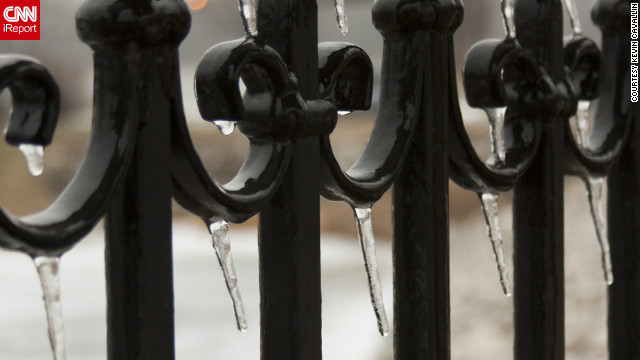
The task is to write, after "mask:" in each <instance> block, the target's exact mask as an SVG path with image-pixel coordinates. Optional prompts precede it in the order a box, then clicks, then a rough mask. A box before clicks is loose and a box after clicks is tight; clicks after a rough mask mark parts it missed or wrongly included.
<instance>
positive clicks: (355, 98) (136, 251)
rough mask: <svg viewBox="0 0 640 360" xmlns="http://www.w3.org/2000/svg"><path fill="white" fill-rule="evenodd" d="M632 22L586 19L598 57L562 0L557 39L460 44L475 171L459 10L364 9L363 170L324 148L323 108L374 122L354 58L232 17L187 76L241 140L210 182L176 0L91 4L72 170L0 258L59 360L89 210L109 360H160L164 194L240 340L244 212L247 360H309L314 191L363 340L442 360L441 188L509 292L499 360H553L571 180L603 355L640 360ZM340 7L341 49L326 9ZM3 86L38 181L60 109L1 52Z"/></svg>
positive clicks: (315, 264) (304, 5)
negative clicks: (352, 274)
mask: <svg viewBox="0 0 640 360" xmlns="http://www.w3.org/2000/svg"><path fill="white" fill-rule="evenodd" d="M497 3H498V2H497V1H496V4H495V5H494V4H487V6H496V7H497V6H498V4H497ZM632 3H633V2H631V1H629V0H597V1H596V2H595V4H594V7H593V12H592V18H593V21H594V22H595V23H596V24H597V25H598V26H599V27H600V29H601V30H602V49H599V48H598V47H597V46H596V44H595V43H594V42H593V41H592V40H590V39H588V38H586V37H584V36H583V35H582V31H581V25H580V19H579V18H578V15H577V11H576V8H575V4H574V2H573V1H572V0H566V1H564V5H566V8H567V11H568V13H569V15H570V16H569V18H570V21H571V27H572V32H573V33H572V34H571V35H570V36H569V37H567V38H564V37H563V31H562V30H563V24H562V22H563V20H562V18H563V11H564V10H563V3H562V2H561V0H503V1H502V12H503V15H504V24H505V30H506V36H505V38H504V39H500V40H486V41H483V42H480V43H478V44H476V45H475V46H474V47H473V48H472V49H471V50H470V51H469V53H468V55H467V58H466V62H465V68H464V72H463V79H462V80H463V82H464V88H465V92H466V97H467V100H468V102H469V104H470V105H471V106H473V107H476V108H480V109H484V110H485V111H486V112H487V115H488V117H489V120H490V125H491V140H492V155H491V157H490V158H489V159H488V160H486V161H485V160H482V159H481V158H480V157H479V156H478V155H477V154H476V152H475V150H474V148H473V146H472V145H471V142H470V140H469V137H468V135H467V133H466V131H465V128H464V125H463V119H462V115H461V111H460V107H459V100H458V94H457V90H456V83H457V78H456V72H455V62H454V56H455V54H454V50H453V35H454V33H455V31H456V29H457V28H458V26H459V25H460V24H461V23H462V21H463V5H462V2H461V1H460V0H427V1H425V0H423V1H404V0H377V1H375V2H374V4H373V10H372V14H373V23H374V24H375V26H376V28H377V29H378V30H379V31H380V32H381V33H382V35H383V38H384V53H383V63H382V69H381V73H382V78H381V92H380V103H379V111H378V115H377V119H376V122H375V125H374V127H373V130H372V132H371V136H370V139H369V142H368V143H367V145H366V147H365V149H364V152H363V153H362V155H361V156H360V157H359V159H358V160H357V161H356V162H355V164H354V165H353V166H351V167H350V168H349V169H348V170H346V171H345V170H343V169H341V168H340V166H339V165H338V162H337V160H336V158H335V156H334V154H333V152H332V147H331V142H330V139H329V134H331V133H332V131H333V130H334V128H335V126H336V123H337V121H338V114H339V113H348V112H352V111H357V110H365V109H368V108H369V107H370V106H371V94H372V86H373V68H372V65H371V61H370V59H369V57H368V55H367V54H366V53H365V52H364V51H363V50H362V49H361V48H359V47H358V46H356V45H353V44H348V43H322V44H318V41H317V37H318V36H317V11H316V8H317V5H316V3H315V1H313V0H299V1H276V0H260V1H259V2H258V3H257V4H256V3H254V1H253V0H241V1H240V6H241V10H242V11H241V13H242V19H243V22H244V25H245V29H246V32H247V35H246V37H244V38H243V39H240V40H236V41H229V42H225V43H222V44H218V45H215V46H214V47H212V48H211V49H210V50H208V51H207V52H206V53H205V54H204V57H203V58H202V60H201V62H200V64H199V66H198V69H197V72H196V86H195V91H196V95H197V100H198V107H199V110H200V113H201V114H202V116H203V117H204V118H205V119H206V120H207V121H211V122H213V123H215V125H217V126H218V127H219V128H220V130H221V131H222V132H223V133H225V132H230V131H232V130H233V129H234V127H235V126H236V124H237V126H238V128H239V130H240V131H241V132H242V133H243V134H244V135H245V136H246V137H247V138H248V139H249V141H250V149H249V152H248V155H247V158H246V160H245V162H244V164H243V166H242V167H241V169H240V170H239V172H238V174H237V175H236V177H235V178H233V180H231V181H230V182H229V183H227V184H224V185H223V184H220V183H218V182H217V181H215V180H214V179H213V178H212V177H210V175H209V174H208V172H207V170H206V169H205V167H204V166H203V163H202V161H201V159H200V157H199V155H198V153H197V152H196V151H195V148H194V146H193V144H192V142H191V138H190V136H189V132H188V129H187V126H186V122H185V118H184V113H183V105H182V99H181V91H180V85H179V83H180V76H179V64H178V46H179V44H180V42H181V41H182V39H184V37H185V36H186V35H187V33H188V30H189V26H190V15H189V11H188V9H187V7H186V5H185V3H184V2H183V1H182V0H153V1H151V0H137V1H136V0H86V1H85V2H84V3H83V4H82V6H81V8H80V9H79V11H78V13H77V18H76V19H77V31H78V34H79V36H80V38H81V39H82V41H84V42H85V43H86V44H88V45H89V46H90V47H91V48H92V49H93V53H94V66H95V85H94V88H95V92H94V119H93V127H92V134H91V139H90V142H89V149H88V151H87V155H86V158H85V160H84V161H83V163H82V165H81V167H80V169H79V170H78V172H77V174H76V176H75V177H74V179H73V180H72V181H71V183H70V184H69V185H68V186H67V188H66V190H65V191H64V192H63V193H62V194H61V195H60V197H59V198H58V199H57V200H56V201H55V202H54V203H53V204H52V205H51V206H50V207H49V208H47V209H46V210H44V211H42V212H40V213H37V214H34V215H31V216H26V217H20V218H18V217H15V216H12V215H10V214H8V213H5V212H0V246H2V247H4V248H6V249H11V250H16V251H21V252H24V253H27V254H29V255H30V256H32V257H33V258H34V261H35V263H36V265H37V267H38V270H39V273H40V276H41V278H42V280H43V281H42V283H43V289H44V293H45V300H46V304H47V310H48V320H49V326H50V339H51V344H52V348H53V352H54V354H55V355H54V358H55V359H63V358H64V357H65V355H64V347H63V334H62V331H61V330H62V318H61V316H60V314H59V310H60V303H59V293H58V292H59V289H58V287H57V277H56V273H57V264H58V261H59V257H60V256H61V255H62V254H64V253H65V252H66V251H67V250H69V249H71V248H72V247H73V246H74V245H75V244H76V243H77V242H78V241H80V240H81V239H82V238H83V237H84V236H85V235H86V234H87V233H88V232H89V231H90V230H91V229H92V228H93V227H94V226H95V224H96V223H97V222H98V221H99V220H100V219H101V218H102V216H103V215H104V214H106V220H105V226H106V239H107V241H106V243H107V245H106V246H107V247H106V274H107V300H108V311H107V317H108V320H107V326H108V358H109V359H113V360H116V359H117V360H121V359H154V360H157V359H173V358H174V353H175V351H174V321H173V286H172V275H173V272H172V246H171V201H172V198H173V199H176V200H177V201H178V202H179V203H180V204H181V205H182V206H183V207H184V208H186V209H187V210H188V211H190V212H191V213H193V214H195V215H197V216H198V217H200V218H201V219H202V220H203V221H204V222H205V223H206V224H207V225H208V226H209V229H210V232H211V235H212V237H213V243H214V247H215V250H216V252H217V255H218V258H219V260H220V264H221V266H222V268H223V272H224V275H225V280H226V281H227V286H228V289H229V292H230V295H231V298H232V300H233V304H234V309H235V312H236V318H237V325H238V328H239V329H241V330H242V329H244V328H246V321H245V318H244V310H243V305H242V301H241V298H240V294H239V292H238V287H237V279H236V275H235V271H234V268H233V263H232V258H231V253H230V243H229V237H228V235H227V230H228V224H229V222H232V223H240V222H244V221H245V220H247V219H248V218H250V217H252V216H254V215H256V214H259V216H260V225H259V255H260V293H261V304H260V309H261V314H260V316H261V322H260V331H261V353H262V355H261V356H262V359H265V360H271V359H274V360H275V359H278V360H282V359H309V360H313V359H321V358H322V352H321V323H322V321H321V309H320V305H321V289H320V272H321V269H320V226H319V199H320V196H323V197H325V198H327V199H329V200H335V201H344V202H346V203H348V204H349V205H350V206H351V207H352V208H353V211H354V216H355V218H356V220H357V224H358V229H359V233H360V242H361V245H362V250H363V255H364V259H365V266H366V271H367V275H368V278H369V284H370V293H371V300H372V303H373V306H374V310H375V314H376V317H377V320H378V327H379V331H380V333H381V334H386V333H388V332H389V329H390V327H391V326H393V329H394V352H395V358H396V359H400V360H410V359H416V360H417V359H448V358H450V339H449V334H450V326H449V324H450V321H449V308H450V305H449V304H450V303H449V260H448V259H449V243H448V238H449V234H448V232H449V219H448V198H447V194H448V180H449V179H450V178H451V179H453V180H454V181H455V182H456V183H457V184H459V185H460V186H462V187H464V188H466V189H468V190H470V191H473V192H475V193H477V194H478V196H479V198H480V201H481V203H482V205H483V208H484V210H485V216H486V220H487V225H488V229H489V237H490V238H491V241H492V245H493V248H494V253H495V257H496V261H497V265H498V270H499V273H500V280H501V284H502V287H503V290H504V292H505V294H506V295H511V293H512V292H513V296H514V304H515V319H514V324H515V346H514V349H515V358H516V359H535V360H539V359H562V358H564V352H565V349H564V264H563V255H564V250H563V247H564V241H563V230H564V225H563V207H564V203H563V179H564V177H565V176H566V175H569V176H577V177H580V178H581V179H583V180H584V182H585V184H586V185H587V189H588V192H589V200H590V204H591V211H592V213H593V218H594V223H595V225H596V229H597V233H598V239H599V241H600V246H601V250H602V267H603V273H604V278H605V281H606V282H607V284H608V285H609V302H608V306H609V314H608V317H609V326H608V328H609V354H610V355H609V357H610V359H616V360H619V359H640V229H638V228H637V227H638V226H640V225H639V224H640V173H639V171H640V170H639V169H640V153H639V152H640V147H639V145H638V144H636V142H637V140H636V134H635V132H636V129H635V126H636V125H637V124H636V123H635V121H636V120H637V119H638V116H637V112H636V106H635V103H634V102H633V101H637V93H636V91H637V68H633V61H634V58H633V54H634V52H633V51H632V50H633V49H634V48H635V49H636V51H637V42H636V43H635V44H636V45H635V47H634V43H633V41H632V40H634V39H635V38H633V37H632V32H631V29H632V24H633V23H632V21H631V19H632V15H633V14H634V12H633V11H632V7H633V6H637V5H632ZM336 9H337V18H338V24H339V27H340V28H341V29H342V30H343V31H346V30H347V19H346V17H345V15H344V3H343V1H342V0H336ZM635 14H636V16H637V9H636V12H635ZM636 34H637V33H636ZM630 54H631V56H630ZM636 54H637V52H636ZM635 61H636V63H637V59H636V60H635ZM633 69H636V70H635V73H634V70H633ZM634 74H635V75H634ZM634 76H635V77H634ZM0 81H1V84H2V87H3V88H9V90H10V91H11V93H12V96H13V104H14V108H13V113H12V117H11V120H10V123H9V126H8V129H7V132H6V140H7V141H8V142H9V143H10V144H12V145H15V146H18V147H19V148H20V149H21V150H22V151H23V152H24V153H25V156H27V160H28V162H29V168H30V171H31V172H32V173H34V174H38V173H39V172H41V168H40V166H41V163H40V162H41V155H42V151H43V148H44V146H46V145H48V144H49V143H50V141H51V139H52V136H53V131H54V128H55V126H56V121H57V115H58V112H59V93H58V88H57V85H56V83H55V81H54V80H53V78H52V77H51V76H50V75H49V73H48V71H47V70H46V69H45V68H44V67H43V65H41V64H39V63H38V62H37V61H36V60H34V59H31V58H26V57H22V56H19V55H2V56H1V57H0ZM634 96H635V99H636V100H634ZM595 99H598V100H599V101H598V105H597V109H596V110H595V119H594V120H593V121H592V122H590V121H589V119H588V113H589V108H590V105H591V101H592V100H595ZM605 179H606V181H607V183H608V194H609V195H608V199H607V201H608V214H607V215H608V216H607V217H606V218H607V219H608V224H607V223H606V221H605V216H604V215H605V214H604V213H603V209H604V207H603V201H605V199H604V197H603V195H602V192H603V186H604V183H605ZM391 185H393V199H394V200H393V205H394V215H393V216H394V221H393V230H394V239H393V256H394V307H393V313H394V323H393V324H392V325H390V324H389V323H388V321H387V317H386V314H385V309H384V306H383V305H382V295H381V290H380V283H379V280H378V274H377V268H376V258H375V248H374V244H373V235H372V230H371V220H370V208H371V206H372V205H373V204H374V203H375V202H376V201H378V200H379V199H380V197H381V196H382V195H383V194H384V193H385V192H386V191H387V190H388V189H389V188H390V187H391ZM510 189H513V190H514V227H513V228H514V243H515V245H514V265H515V271H514V276H513V289H512V288H511V282H510V280H509V278H508V275H507V270H506V265H505V261H504V255H503V251H502V241H501V235H500V233H499V228H498V224H497V218H496V212H497V196H498V194H499V193H500V192H504V191H507V190H510ZM607 229H608V233H607ZM614 276H615V280H614ZM0 357H1V354H0Z"/></svg>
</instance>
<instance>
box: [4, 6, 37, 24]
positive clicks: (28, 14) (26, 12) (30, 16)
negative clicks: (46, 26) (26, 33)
mask: <svg viewBox="0 0 640 360" xmlns="http://www.w3.org/2000/svg"><path fill="white" fill-rule="evenodd" d="M2 15H3V16H4V19H5V20H7V21H8V22H18V21H23V22H27V21H31V22H36V21H38V7H37V6H23V7H22V8H20V7H18V6H7V7H6V8H4V11H3V12H2Z"/></svg>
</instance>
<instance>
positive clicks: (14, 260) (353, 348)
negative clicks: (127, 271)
mask: <svg viewBox="0 0 640 360" xmlns="http://www.w3.org/2000/svg"><path fill="white" fill-rule="evenodd" d="M174 236H175V255H174V258H175V262H174V267H175V280H174V281H175V300H176V305H175V308H176V310H175V312H176V356H177V358H178V359H211V358H218V359H230V360H232V359H258V358H259V333H260V332H259V321H260V318H259V312H258V308H259V296H258V264H257V241H256V239H257V237H256V232H255V231H251V230H246V229H233V227H232V228H231V236H232V249H233V255H234V260H235V264H236V269H237V272H238V276H239V284H240V290H241V291H242V295H243V299H244V302H245V307H246V310H247V317H248V321H249V330H248V331H247V332H246V333H244V334H241V333H240V332H238V331H237V330H236V329H235V321H234V317H233V310H232V307H231V301H230V300H229V297H228V295H227V293H226V287H225V285H224V282H223V279H222V275H221V272H220V270H219V268H218V263H217V260H216V258H215V255H214V252H213V249H212V248H211V246H210V242H209V239H208V232H207V230H206V228H205V227H204V226H202V227H196V226H194V225H191V224H185V223H178V224H177V225H175V226H174ZM347 240H351V241H345V239H340V238H339V237H336V236H325V237H323V240H322V241H323V245H322V246H323V258H322V261H323V267H324V271H323V290H324V298H323V312H324V314H323V322H324V324H323V335H324V339H323V345H324V354H325V358H327V359H353V360H358V359H363V360H364V359H374V358H376V354H378V353H379V352H380V349H379V348H381V347H383V346H388V345H389V344H390V341H389V340H390V339H389V340H387V339H383V338H382V337H380V336H379V335H378V334H377V328H376V323H375V317H374V315H373V311H372V309H371V306H370V301H369V298H368V292H367V286H366V277H365V272H364V268H363V267H362V255H361V254H360V250H359V246H358V241H357V239H356V238H354V239H347ZM378 253H379V256H380V271H381V276H382V281H383V284H384V285H385V286H386V287H385V295H387V298H386V305H387V308H388V309H389V312H390V310H391V255H390V254H391V249H390V244H389V242H381V243H380V244H379V248H378ZM103 266H104V260H103V242H102V231H100V230H98V231H94V232H93V233H92V234H91V236H89V237H88V238H87V239H85V241H83V242H82V243H81V244H80V245H78V246H77V247H76V248H75V249H73V250H72V251H71V252H69V253H68V254H66V255H65V256H64V257H63V258H62V262H61V270H60V275H61V279H62V280H61V281H62V285H61V287H62V301H63V312H64V318H65V327H66V333H67V334H66V336H67V348H68V351H67V357H68V358H69V359H82V360H85V359H86V360H90V359H104V358H105V355H104V354H105V353H106V344H105V334H106V330H105V325H104V324H105V315H104V314H105V309H106V305H105V298H104V272H103ZM0 288H2V289H3V290H2V291H1V292H0V359H3V360H36V359H38V360H41V359H47V358H51V355H50V354H51V352H50V349H49V344H48V338H47V335H46V334H47V333H46V331H47V330H46V320H45V314H44V306H43V304H42V301H41V297H42V294H41V290H40V288H39V283H38V280H37V276H36V272H35V269H34V267H33V266H32V263H31V259H30V258H28V257H27V256H24V255H21V254H16V253H9V252H2V253H0ZM345 344H348V346H345Z"/></svg>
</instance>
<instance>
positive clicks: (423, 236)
mask: <svg viewBox="0 0 640 360" xmlns="http://www.w3.org/2000/svg"><path fill="white" fill-rule="evenodd" d="M425 39H427V44H426V48H427V49H428V50H427V53H426V54H425V56H424V59H425V60H424V61H425V64H426V65H425V75H424V84H425V85H424V86H423V95H422V96H423V97H422V105H421V112H420V115H419V117H418V119H419V122H418V124H417V127H416V130H415V134H414V137H413V143H412V144H411V147H410V149H409V153H408V154H407V158H406V160H405V163H404V165H403V168H402V171H401V172H400V174H399V176H398V177H397V178H396V181H395V183H394V188H393V214H394V215H393V231H394V241H393V262H394V275H393V276H394V331H395V333H394V346H395V359H398V360H418V359H420V360H423V359H429V360H442V359H449V358H450V335H449V334H450V326H449V205H448V191H449V185H448V174H447V171H448V170H447V169H448V163H449V159H448V153H447V135H446V134H447V121H448V107H447V105H446V104H448V103H449V100H448V94H449V92H448V91H447V88H448V80H449V79H448V73H447V71H446V69H447V60H448V56H447V55H448V54H446V51H447V46H446V44H447V41H446V36H445V34H443V33H441V32H436V31H432V32H429V34H428V35H427V36H425ZM451 50H452V49H451Z"/></svg>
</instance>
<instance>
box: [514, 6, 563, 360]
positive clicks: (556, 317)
mask: <svg viewBox="0 0 640 360" xmlns="http://www.w3.org/2000/svg"><path fill="white" fill-rule="evenodd" d="M515 18H516V26H517V29H518V32H517V37H518V41H519V42H520V44H521V45H522V46H523V47H524V48H526V49H528V50H529V51H531V53H532V54H534V56H535V58H536V59H537V61H538V63H539V64H540V65H541V66H543V67H544V68H545V69H546V71H547V72H548V73H549V75H550V76H551V79H552V80H553V81H554V83H556V84H560V83H561V82H562V81H563V79H564V70H563V43H562V31H563V29H562V4H561V2H560V0H517V1H516V8H515ZM564 126H565V124H564V119H563V118H561V117H558V116H556V115H554V114H549V115H548V116H546V119H544V120H543V123H542V138H541V143H540V148H539V151H538V153H537V155H536V156H535V158H534V160H533V162H532V164H531V166H530V168H529V169H528V170H527V172H526V173H525V174H524V175H523V176H522V177H521V178H520V179H521V180H519V182H518V183H517V185H516V187H515V189H514V210H513V211H514V216H513V232H514V260H513V261H514V266H515V271H514V308H515V359H517V360H525V359H530V360H539V359H564V264H563V256H564V243H563V230H564V229H563V226H564V215H563V211H564V204H563V201H564V200H563V196H564V194H563V177H564V169H563V166H564V163H563V159H564V137H565V134H564Z"/></svg>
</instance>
